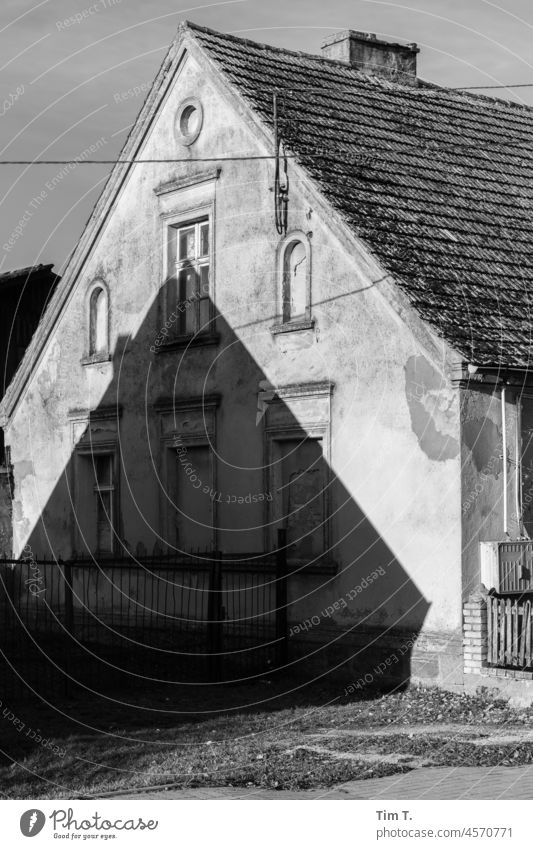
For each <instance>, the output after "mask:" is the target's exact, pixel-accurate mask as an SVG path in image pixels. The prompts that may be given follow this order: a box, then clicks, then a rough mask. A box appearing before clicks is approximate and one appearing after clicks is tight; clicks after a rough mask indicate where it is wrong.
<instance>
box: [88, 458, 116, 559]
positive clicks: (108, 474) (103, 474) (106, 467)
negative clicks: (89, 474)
mask: <svg viewBox="0 0 533 849" xmlns="http://www.w3.org/2000/svg"><path fill="white" fill-rule="evenodd" d="M114 460H115V458H114V455H113V454H95V455H94V456H93V461H94V476H95V483H94V488H93V489H94V494H95V502H96V504H95V510H96V550H97V551H98V552H100V553H105V552H107V553H111V552H112V551H113V548H114V521H115V516H114V513H115V510H114V500H115V482H114V477H115V476H114Z"/></svg>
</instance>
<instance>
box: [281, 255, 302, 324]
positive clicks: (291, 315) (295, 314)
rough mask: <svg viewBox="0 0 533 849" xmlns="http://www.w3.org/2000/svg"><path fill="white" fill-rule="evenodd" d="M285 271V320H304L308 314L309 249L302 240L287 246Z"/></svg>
mask: <svg viewBox="0 0 533 849" xmlns="http://www.w3.org/2000/svg"><path fill="white" fill-rule="evenodd" d="M283 271H284V274H283V277H284V287H283V288H284V292H283V295H284V297H283V320H284V321H298V320H303V319H305V318H306V315H307V250H306V247H305V245H304V244H303V243H302V242H291V243H290V244H289V245H288V246H287V248H286V250H285V257H284V269H283Z"/></svg>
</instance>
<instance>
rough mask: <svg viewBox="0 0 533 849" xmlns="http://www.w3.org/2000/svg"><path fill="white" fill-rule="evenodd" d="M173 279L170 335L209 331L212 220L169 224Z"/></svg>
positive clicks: (169, 298) (170, 284) (169, 292)
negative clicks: (210, 236)
mask: <svg viewBox="0 0 533 849" xmlns="http://www.w3.org/2000/svg"><path fill="white" fill-rule="evenodd" d="M168 235H169V245H168V247H169V268H168V270H169V280H168V284H167V316H166V318H167V321H166V323H167V327H168V330H169V335H172V336H192V335H195V334H197V333H200V332H204V333H207V332H209V331H210V330H211V329H212V328H211V326H210V319H211V311H210V298H209V269H210V256H209V254H210V240H209V221H208V220H206V219H203V220H201V221H196V222H192V223H189V224H186V225H184V226H179V227H177V226H171V227H169V234H168Z"/></svg>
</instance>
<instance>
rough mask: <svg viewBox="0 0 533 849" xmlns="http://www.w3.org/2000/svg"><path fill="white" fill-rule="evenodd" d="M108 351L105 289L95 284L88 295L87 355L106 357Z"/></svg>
mask: <svg viewBox="0 0 533 849" xmlns="http://www.w3.org/2000/svg"><path fill="white" fill-rule="evenodd" d="M108 353H109V326H108V298H107V291H106V289H105V288H104V287H103V286H101V285H99V284H98V285H96V286H94V287H93V289H92V290H91V293H90V295H89V357H91V358H92V359H107V357H108Z"/></svg>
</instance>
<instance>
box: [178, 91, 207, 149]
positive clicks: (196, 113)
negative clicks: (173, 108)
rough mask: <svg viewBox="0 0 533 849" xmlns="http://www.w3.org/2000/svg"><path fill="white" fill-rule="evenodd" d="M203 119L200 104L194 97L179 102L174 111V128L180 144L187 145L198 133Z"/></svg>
mask: <svg viewBox="0 0 533 849" xmlns="http://www.w3.org/2000/svg"><path fill="white" fill-rule="evenodd" d="M203 120H204V111H203V108H202V104H201V103H200V101H199V100H198V98H196V97H189V98H187V100H184V101H183V103H181V104H180V106H179V108H178V111H177V112H176V119H175V123H174V129H175V133H176V138H177V140H178V141H179V143H180V144H183V145H185V146H186V147H188V146H189V145H191V144H193V142H195V141H196V139H197V138H198V136H199V135H200V130H201V129H202V124H203Z"/></svg>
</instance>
